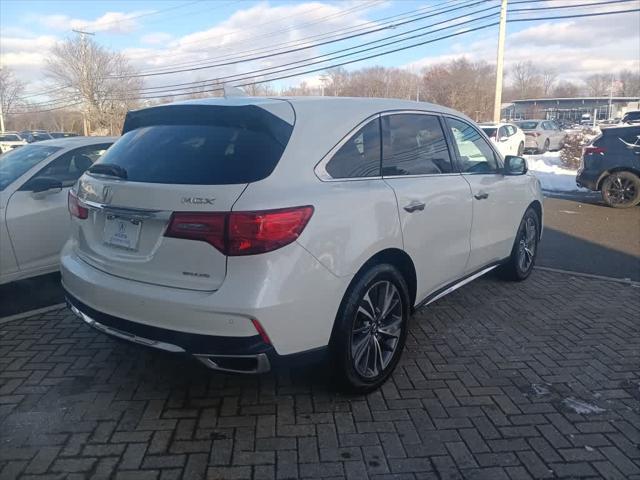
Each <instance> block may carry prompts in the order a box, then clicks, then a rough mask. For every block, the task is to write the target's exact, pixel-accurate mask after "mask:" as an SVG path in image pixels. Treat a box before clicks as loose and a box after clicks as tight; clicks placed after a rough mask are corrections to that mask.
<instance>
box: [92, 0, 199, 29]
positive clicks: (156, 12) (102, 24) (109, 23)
mask: <svg viewBox="0 0 640 480" xmlns="http://www.w3.org/2000/svg"><path fill="white" fill-rule="evenodd" d="M203 1H204V0H193V1H191V2H186V3H181V4H179V5H173V6H171V7H167V8H162V9H160V10H155V11H153V12H147V13H141V14H140V15H134V16H133V17H125V18H121V19H119V20H113V21H111V22H105V23H100V24H99V25H100V26H101V27H102V26H104V25H113V24H117V23H121V22H124V21H129V20H135V19H137V18H142V17H148V16H151V15H158V14H159V13H164V12H168V11H170V10H176V9H178V8H184V7H187V6H189V5H193V4H194V3H200V2H203ZM95 23H96V22H95V21H93V22H88V23H85V24H83V25H82V27H81V30H83V29H85V28H87V27H88V26H89V25H91V24H95ZM94 26H95V25H94Z"/></svg>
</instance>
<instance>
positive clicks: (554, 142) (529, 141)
mask: <svg viewBox="0 0 640 480" xmlns="http://www.w3.org/2000/svg"><path fill="white" fill-rule="evenodd" d="M516 124H517V125H518V127H520V128H521V129H522V130H524V135H525V139H526V140H525V144H524V148H525V150H528V151H532V152H534V153H545V152H548V151H550V150H560V149H561V148H562V147H563V146H564V139H565V137H566V135H567V134H566V133H565V132H564V131H563V130H562V129H561V128H560V126H559V125H558V124H557V123H556V122H554V121H553V120H521V121H519V122H516Z"/></svg>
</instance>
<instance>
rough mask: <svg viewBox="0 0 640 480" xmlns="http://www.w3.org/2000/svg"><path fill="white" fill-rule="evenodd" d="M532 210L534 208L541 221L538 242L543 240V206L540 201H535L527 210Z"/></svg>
mask: <svg viewBox="0 0 640 480" xmlns="http://www.w3.org/2000/svg"><path fill="white" fill-rule="evenodd" d="M530 208H533V211H534V212H536V214H538V218H539V219H540V231H539V232H538V236H539V238H538V240H539V239H540V238H542V212H543V211H542V204H541V203H540V201H539V200H534V201H533V202H531V203H530V204H529V206H528V207H527V210H529V209H530ZM525 211H526V210H525Z"/></svg>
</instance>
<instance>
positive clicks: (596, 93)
mask: <svg viewBox="0 0 640 480" xmlns="http://www.w3.org/2000/svg"><path fill="white" fill-rule="evenodd" d="M585 83H586V84H587V92H588V93H589V95H591V96H592V97H603V96H605V95H608V94H609V90H610V89H611V75H607V74H605V73H596V74H594V75H589V76H588V77H587V80H586V81H585Z"/></svg>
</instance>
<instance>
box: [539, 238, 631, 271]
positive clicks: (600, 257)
mask: <svg viewBox="0 0 640 480" xmlns="http://www.w3.org/2000/svg"><path fill="white" fill-rule="evenodd" d="M536 265H538V266H541V267H551V268H558V269H562V270H571V271H575V272H581V273H589V274H594V275H604V276H607V277H614V278H623V279H624V278H630V279H631V280H634V281H640V258H639V257H636V256H633V255H629V254H626V253H623V252H619V251H617V250H613V249H611V248H608V247H604V246H602V245H598V244H597V243H593V242H589V241H587V240H583V239H581V238H578V237H575V236H573V235H568V234H566V233H564V232H561V231H559V230H555V229H553V228H549V227H545V230H544V233H543V238H542V242H541V243H540V251H539V256H538V259H537V261H536Z"/></svg>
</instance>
